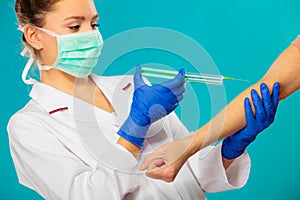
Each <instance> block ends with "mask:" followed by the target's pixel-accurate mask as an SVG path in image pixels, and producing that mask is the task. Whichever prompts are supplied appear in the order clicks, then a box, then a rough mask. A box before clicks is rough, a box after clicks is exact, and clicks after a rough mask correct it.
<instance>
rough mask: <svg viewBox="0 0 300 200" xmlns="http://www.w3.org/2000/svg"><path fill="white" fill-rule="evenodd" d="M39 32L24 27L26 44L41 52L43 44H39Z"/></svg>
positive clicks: (35, 29) (30, 27) (33, 28)
mask: <svg viewBox="0 0 300 200" xmlns="http://www.w3.org/2000/svg"><path fill="white" fill-rule="evenodd" d="M40 34H41V31H40V30H39V29H38V28H36V27H33V26H25V27H24V36H25V39H26V41H27V43H28V44H29V45H30V46H32V47H33V48H34V49H36V50H41V49H42V48H43V43H42V42H41V40H40V38H41V35H40Z"/></svg>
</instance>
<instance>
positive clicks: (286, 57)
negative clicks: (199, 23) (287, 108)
mask: <svg viewBox="0 0 300 200" xmlns="http://www.w3.org/2000/svg"><path fill="white" fill-rule="evenodd" d="M298 39H299V38H298ZM297 41H299V40H296V41H295V42H294V44H292V45H290V46H289V47H288V48H287V49H286V50H285V51H284V52H283V53H282V54H281V55H280V56H279V57H278V58H277V59H276V60H275V62H274V63H273V64H272V66H271V67H270V68H269V70H268V71H267V73H266V74H265V76H264V77H263V78H262V79H261V80H259V81H258V82H257V83H255V84H254V85H252V86H251V87H249V88H248V89H246V90H245V91H243V92H242V93H241V94H240V95H238V96H237V97H236V98H235V99H234V100H232V101H231V102H230V103H229V104H228V105H227V106H226V107H225V108H224V109H223V110H222V111H221V112H220V113H219V114H218V115H216V116H215V117H214V118H213V119H212V120H211V121H210V122H208V123H207V124H205V125H204V126H203V127H202V128H200V129H198V130H197V131H195V133H194V134H192V135H190V136H188V137H186V138H183V139H181V140H178V141H174V142H170V143H168V144H165V145H164V146H162V147H160V148H158V149H157V150H155V151H154V152H153V153H152V154H150V155H148V156H147V157H146V158H145V160H144V162H143V164H142V166H141V168H140V169H141V170H144V169H147V172H146V175H147V176H149V177H151V178H155V179H161V180H164V181H166V182H172V181H173V180H174V179H175V177H176V175H177V173H178V172H179V170H180V168H181V167H182V166H183V164H184V163H185V162H186V161H187V159H188V158H189V157H190V156H192V155H193V154H195V153H196V152H198V151H199V150H201V149H203V148H205V147H206V146H208V145H210V144H212V143H214V142H215V141H217V140H220V139H223V138H225V137H227V136H230V135H232V134H234V133H235V132H237V131H239V130H241V129H242V128H243V127H244V126H245V125H246V118H245V113H244V109H243V101H244V99H245V98H246V97H248V98H249V97H250V91H251V89H255V90H256V91H259V90H260V88H259V87H260V84H261V83H262V82H264V83H265V84H266V85H267V86H268V88H269V91H271V90H272V86H273V84H274V83H275V82H279V83H280V85H281V91H280V100H283V99H285V98H286V97H288V96H289V95H291V94H292V93H293V92H295V91H296V90H298V89H299V88H300V48H299V46H297V45H296V43H297ZM249 99H250V102H251V101H252V100H251V98H249ZM251 104H252V102H251ZM232 162H233V161H232V160H226V159H223V165H224V167H225V168H227V167H228V166H229V165H230V164H231V163H232Z"/></svg>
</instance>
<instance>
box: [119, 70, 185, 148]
mask: <svg viewBox="0 0 300 200" xmlns="http://www.w3.org/2000/svg"><path fill="white" fill-rule="evenodd" d="M184 76H185V70H184V69H181V70H180V71H179V73H178V75H177V76H176V77H175V78H174V79H171V80H168V81H166V82H164V83H162V84H158V85H155V86H148V85H146V83H145V82H144V80H143V79H142V75H141V67H140V66H138V67H137V68H136V72H135V75H134V93H133V99H132V104H131V109H130V114H129V116H128V118H127V120H126V121H125V122H124V124H123V125H122V127H121V128H120V130H119V131H118V132H117V134H119V135H120V136H122V137H123V138H124V139H126V140H127V141H129V142H131V143H133V144H135V145H136V146H138V147H140V148H143V143H144V138H145V137H146V134H147V131H148V128H149V126H150V125H151V124H152V123H153V122H155V121H157V120H159V119H161V118H163V117H165V116H166V115H168V114H169V113H170V112H172V111H173V110H174V109H175V108H176V107H177V105H178V103H179V102H180V101H181V100H182V99H183V93H184V91H185V79H184Z"/></svg>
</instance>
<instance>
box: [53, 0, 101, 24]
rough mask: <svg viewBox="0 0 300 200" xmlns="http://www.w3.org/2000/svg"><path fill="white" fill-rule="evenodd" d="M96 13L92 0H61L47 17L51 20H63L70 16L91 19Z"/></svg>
mask: <svg viewBox="0 0 300 200" xmlns="http://www.w3.org/2000/svg"><path fill="white" fill-rule="evenodd" d="M96 15H97V9H96V7H95V4H94V1H93V0H75V1H74V0H61V1H59V2H58V3H57V4H56V5H55V6H54V9H53V11H52V12H50V13H49V14H48V17H49V19H53V20H55V19H56V20H64V19H66V18H68V17H72V16H78V17H84V18H86V19H92V18H93V17H94V16H96Z"/></svg>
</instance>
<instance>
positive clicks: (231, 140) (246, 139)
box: [222, 83, 280, 160]
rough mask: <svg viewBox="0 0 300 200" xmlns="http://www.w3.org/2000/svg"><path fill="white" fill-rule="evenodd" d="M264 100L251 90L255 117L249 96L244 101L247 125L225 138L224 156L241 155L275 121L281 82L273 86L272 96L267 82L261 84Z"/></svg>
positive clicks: (229, 158) (223, 145)
mask: <svg viewBox="0 0 300 200" xmlns="http://www.w3.org/2000/svg"><path fill="white" fill-rule="evenodd" d="M260 91H261V96H262V100H261V99H260V97H259V96H258V94H257V92H256V90H252V91H251V98H252V102H253V104H254V108H255V113H256V115H255V117H254V114H253V112H252V109H251V105H250V101H249V99H248V98H246V99H245V101H244V106H245V114H246V120H247V125H246V126H245V127H244V128H243V129H242V130H240V131H238V132H237V133H235V134H234V135H231V136H229V137H227V138H225V139H224V140H223V143H222V156H223V157H224V158H226V159H228V160H231V159H234V158H237V157H239V156H240V155H241V154H243V153H244V151H245V149H246V147H247V146H248V145H249V144H250V143H251V142H253V141H254V140H255V138H256V136H257V135H258V133H260V132H261V131H262V130H264V129H265V128H267V127H268V126H269V125H270V124H272V123H273V121H274V117H275V113H276V110H277V106H278V102H279V93H280V84H279V83H275V84H274V86H273V92H272V96H271V95H270V92H269V89H268V87H267V86H266V84H264V83H262V84H261V85H260Z"/></svg>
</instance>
